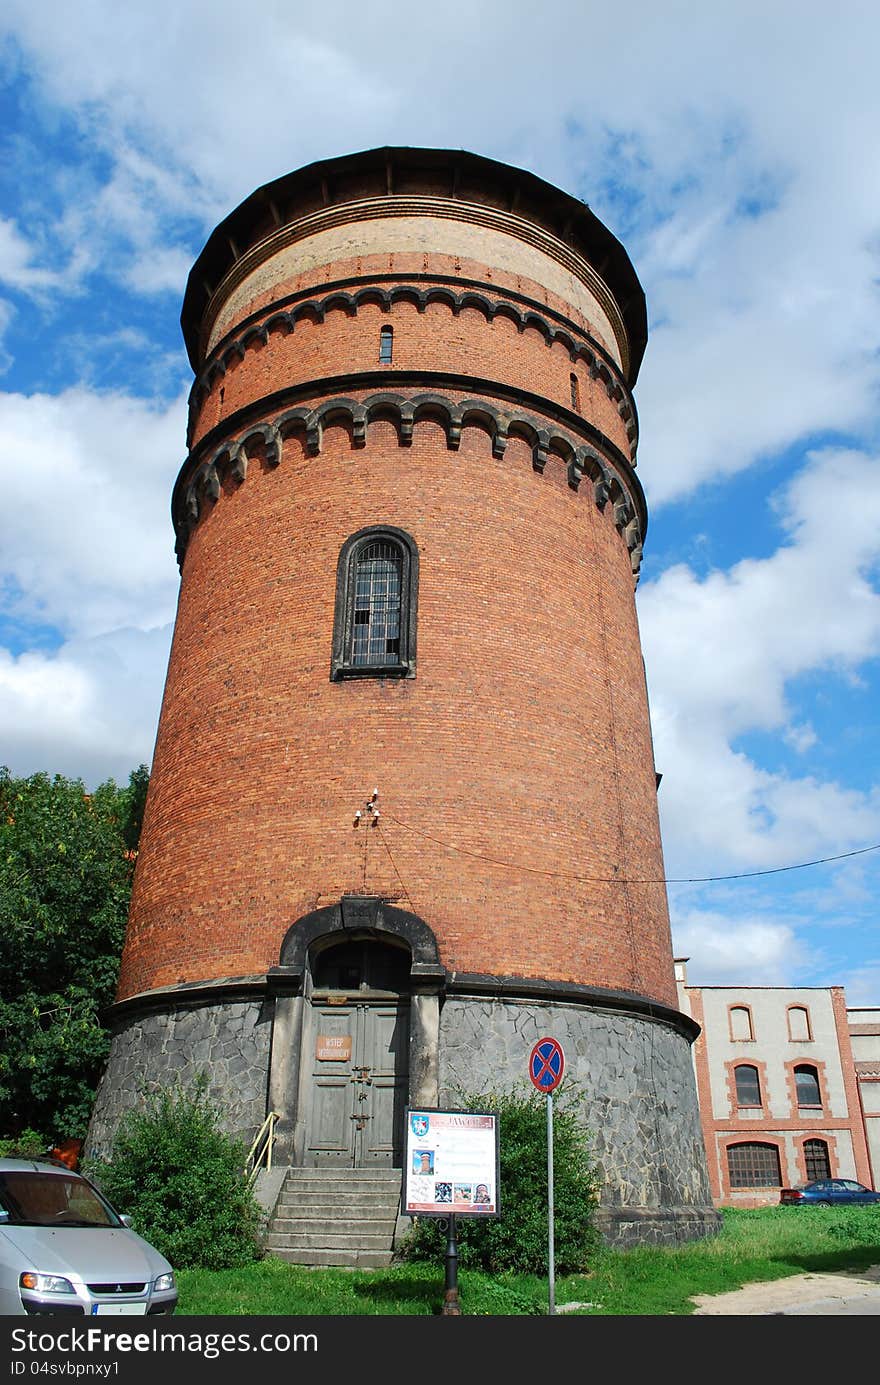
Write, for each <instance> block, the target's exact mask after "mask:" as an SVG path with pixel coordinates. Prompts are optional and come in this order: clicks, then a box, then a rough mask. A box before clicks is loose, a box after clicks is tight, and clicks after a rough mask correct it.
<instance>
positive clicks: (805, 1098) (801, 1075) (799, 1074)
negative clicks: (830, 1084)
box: [794, 1063, 822, 1106]
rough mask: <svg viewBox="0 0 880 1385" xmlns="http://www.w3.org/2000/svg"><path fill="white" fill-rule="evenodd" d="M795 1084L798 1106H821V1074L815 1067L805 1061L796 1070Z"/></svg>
mask: <svg viewBox="0 0 880 1385" xmlns="http://www.w3.org/2000/svg"><path fill="white" fill-rule="evenodd" d="M794 1085H795V1090H796V1092H797V1104H798V1106H821V1105H822V1094H821V1092H820V1091H819V1074H818V1072H817V1071H816V1069H815V1068H813V1067H809V1066H808V1065H807V1064H806V1063H803V1064H802V1065H801V1066H800V1067H797V1068H795V1070H794Z"/></svg>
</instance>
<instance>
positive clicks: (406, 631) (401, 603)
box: [330, 526, 419, 680]
mask: <svg viewBox="0 0 880 1385" xmlns="http://www.w3.org/2000/svg"><path fill="white" fill-rule="evenodd" d="M418 567H419V559H418V549H417V548H416V546H415V543H414V542H413V540H412V539H411V538H410V536H409V534H405V533H404V531H403V530H402V529H393V528H390V527H378V526H377V527H374V528H369V529H360V530H359V531H358V532H357V533H356V534H352V536H351V538H350V539H347V540H346V542H345V543H344V544H343V545H342V550H341V552H340V554H339V563H338V566H337V572H336V617H335V621H334V627H333V655H332V662H331V668H330V677H331V678H332V679H333V680H337V679H340V678H360V677H373V678H379V677H383V678H388V677H390V678H395V677H396V678H413V677H415V663H416V604H417V595H418Z"/></svg>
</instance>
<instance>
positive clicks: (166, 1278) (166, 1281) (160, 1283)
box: [153, 1274, 174, 1294]
mask: <svg viewBox="0 0 880 1385" xmlns="http://www.w3.org/2000/svg"><path fill="white" fill-rule="evenodd" d="M153 1288H154V1290H156V1291H157V1292H158V1293H160V1294H161V1293H164V1291H165V1290H166V1289H173V1288H174V1275H173V1274H160V1275H159V1278H158V1279H157V1280H156V1282H155V1284H154V1285H153Z"/></svg>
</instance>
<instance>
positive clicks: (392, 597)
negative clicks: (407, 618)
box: [351, 542, 403, 665]
mask: <svg viewBox="0 0 880 1385" xmlns="http://www.w3.org/2000/svg"><path fill="white" fill-rule="evenodd" d="M402 567H403V561H402V558H401V554H400V548H399V547H398V545H397V544H394V543H387V542H379V543H371V544H369V545H368V546H367V547H366V548H363V549H362V550H361V553H360V556H359V557H358V560H357V565H356V568H355V592H354V622H353V628H352V645H351V662H352V663H353V664H357V665H361V664H384V663H389V662H391V663H396V662H397V660H398V658H399V656H400V575H401V568H402Z"/></svg>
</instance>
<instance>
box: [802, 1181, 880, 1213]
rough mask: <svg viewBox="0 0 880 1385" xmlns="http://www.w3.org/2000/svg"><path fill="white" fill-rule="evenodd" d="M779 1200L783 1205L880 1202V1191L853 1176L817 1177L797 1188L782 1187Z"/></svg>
mask: <svg viewBox="0 0 880 1385" xmlns="http://www.w3.org/2000/svg"><path fill="white" fill-rule="evenodd" d="M779 1201H780V1202H781V1203H782V1205H783V1206H784V1207H843V1206H849V1205H850V1204H852V1203H861V1202H880V1193H876V1192H875V1191H874V1189H873V1188H866V1187H865V1185H864V1183H856V1181H855V1179H854V1178H817V1179H816V1180H815V1182H813V1183H804V1184H802V1185H801V1187H799V1188H783V1189H782V1191H781V1193H780V1195H779Z"/></svg>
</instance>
